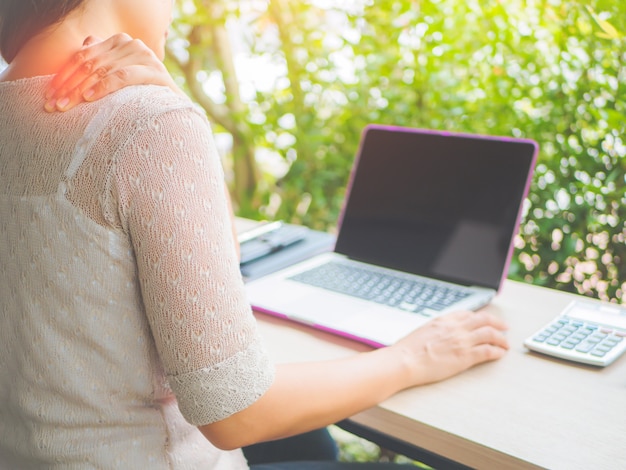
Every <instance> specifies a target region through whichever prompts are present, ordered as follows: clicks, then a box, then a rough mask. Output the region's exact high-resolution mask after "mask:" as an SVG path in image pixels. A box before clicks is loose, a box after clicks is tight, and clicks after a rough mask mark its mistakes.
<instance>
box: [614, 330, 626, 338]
mask: <svg viewBox="0 0 626 470" xmlns="http://www.w3.org/2000/svg"><path fill="white" fill-rule="evenodd" d="M615 335H616V336H620V337H622V338H626V331H616V332H615Z"/></svg>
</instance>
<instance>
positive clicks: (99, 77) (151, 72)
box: [45, 34, 176, 111]
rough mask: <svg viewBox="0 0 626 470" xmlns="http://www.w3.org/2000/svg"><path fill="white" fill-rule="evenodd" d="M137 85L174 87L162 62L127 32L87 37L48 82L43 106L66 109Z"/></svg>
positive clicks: (50, 109) (50, 108)
mask: <svg viewBox="0 0 626 470" xmlns="http://www.w3.org/2000/svg"><path fill="white" fill-rule="evenodd" d="M139 84H155V85H166V86H170V87H172V88H175V85H174V83H173V81H172V79H171V77H170V76H169V74H168V72H167V70H166V69H165V66H164V65H163V63H162V62H161V61H160V60H159V59H158V58H157V57H156V55H155V54H154V53H153V52H152V51H151V50H150V49H149V48H148V47H147V46H146V45H145V44H144V43H143V42H141V41H140V40H136V39H132V38H131V37H130V36H128V35H127V34H116V35H114V36H111V37H110V38H108V39H106V40H104V41H101V40H100V39H98V38H94V37H89V38H87V39H86V40H85V45H84V47H83V48H82V49H81V50H80V51H78V52H77V53H76V54H74V56H73V57H72V58H71V59H70V60H69V61H68V63H67V64H66V65H65V66H64V67H63V69H62V70H60V71H59V73H58V74H57V75H56V76H55V77H54V79H53V80H52V81H51V84H50V87H49V89H48V91H47V93H46V105H45V108H46V110H48V111H55V110H59V111H67V110H68V109H71V108H72V107H74V106H75V105H76V104H78V103H80V102H82V101H95V100H97V99H99V98H102V97H103V96H106V95H107V94H109V93H112V92H114V91H117V90H119V89H121V88H124V87H125V86H128V85H139ZM175 91H176V90H175Z"/></svg>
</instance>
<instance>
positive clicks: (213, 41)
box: [167, 0, 626, 302]
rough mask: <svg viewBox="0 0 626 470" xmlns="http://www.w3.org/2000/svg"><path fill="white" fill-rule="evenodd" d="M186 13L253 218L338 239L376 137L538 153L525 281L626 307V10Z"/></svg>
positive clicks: (517, 2)
mask: <svg viewBox="0 0 626 470" xmlns="http://www.w3.org/2000/svg"><path fill="white" fill-rule="evenodd" d="M178 8H179V10H178V12H177V17H176V20H175V31H174V34H173V37H172V39H171V41H170V45H169V53H168V59H167V63H168V66H169V68H170V70H171V71H172V73H173V74H174V75H176V76H177V78H178V79H179V83H180V84H181V85H183V86H184V87H186V89H187V91H189V93H190V95H191V96H192V97H193V98H194V99H195V100H196V101H197V102H198V103H199V104H200V105H201V106H202V107H204V109H205V110H206V111H207V113H208V115H209V117H210V119H211V120H212V121H213V123H214V126H215V127H214V129H215V132H216V134H217V135H218V137H220V136H221V137H224V136H226V137H227V138H226V139H225V141H226V142H227V143H228V145H226V146H225V158H226V165H227V167H228V168H229V169H231V170H232V173H231V177H232V180H231V189H232V193H233V198H234V200H235V203H236V207H237V212H238V214H239V215H242V216H247V217H252V218H256V219H275V218H281V219H285V220H287V221H291V222H296V223H303V224H305V225H308V226H311V227H314V228H317V229H323V230H334V228H335V224H336V220H337V217H338V214H339V211H340V208H341V204H342V201H343V198H344V195H345V187H346V183H347V178H348V174H349V170H350V168H351V165H352V161H353V157H354V155H355V152H356V148H357V144H358V141H359V136H360V133H361V131H362V129H363V127H364V126H365V125H366V124H368V123H372V122H376V123H385V124H394V125H403V126H413V127H423V128H433V129H445V130H454V131H462V132H474V133H484V134H494V135H512V136H518V137H529V138H532V139H535V140H536V141H538V142H539V144H540V156H539V162H538V167H537V170H536V174H535V178H534V181H533V184H532V187H531V192H530V195H529V198H528V201H527V211H526V214H525V218H524V221H523V224H522V227H521V230H520V235H519V236H518V237H517V240H516V251H515V255H514V259H513V263H512V266H511V271H510V276H509V277H510V278H513V279H518V280H523V281H526V282H532V283H535V284H539V285H543V286H548V287H552V288H558V289H563V290H567V291H572V292H579V293H584V294H586V295H589V296H593V297H597V298H601V299H605V300H613V301H618V302H623V301H624V300H625V299H626V263H625V262H624V261H626V243H625V242H626V226H625V222H624V221H625V215H626V214H625V212H626V210H625V204H626V194H625V185H626V181H625V174H626V142H625V140H624V139H625V135H626V133H625V129H626V95H625V93H624V91H625V88H626V83H625V81H626V66H625V60H626V35H625V33H624V32H626V24H625V23H626V2H621V1H615V0H612V1H608V0H590V1H586V2H583V1H580V0H534V1H533V0H508V1H491V2H484V1H479V0H464V1H460V0H376V1H374V0H344V1H342V2H334V3H333V2H330V1H325V0H317V1H313V0H308V1H307V0H270V1H261V0H237V1H235V0H210V1H208V0H186V1H183V2H179V3H178ZM241 59H246V60H247V61H248V64H252V66H248V67H243V66H242V63H244V62H242V61H241ZM267 76H272V77H273V79H272V80H271V84H270V86H267V85H265V86H261V85H259V83H261V81H262V77H267ZM265 80H266V79H265ZM266 81H267V80H266ZM268 161H269V162H272V164H271V165H269V164H268V163H267V162H268Z"/></svg>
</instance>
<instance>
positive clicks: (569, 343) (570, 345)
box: [561, 341, 577, 349]
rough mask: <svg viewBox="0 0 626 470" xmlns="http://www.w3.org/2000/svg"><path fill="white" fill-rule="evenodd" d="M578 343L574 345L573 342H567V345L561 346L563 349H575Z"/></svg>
mask: <svg viewBox="0 0 626 470" xmlns="http://www.w3.org/2000/svg"><path fill="white" fill-rule="evenodd" d="M576 344H577V343H572V342H571V341H566V342H565V343H563V344H561V347H562V348H563V349H574V347H575V346H576Z"/></svg>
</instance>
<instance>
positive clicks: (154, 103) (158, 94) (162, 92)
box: [110, 85, 198, 118]
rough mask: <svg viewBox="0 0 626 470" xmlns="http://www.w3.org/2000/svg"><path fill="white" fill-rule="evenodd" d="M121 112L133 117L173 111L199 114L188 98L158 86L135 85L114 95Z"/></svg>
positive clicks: (112, 96) (113, 98)
mask: <svg viewBox="0 0 626 470" xmlns="http://www.w3.org/2000/svg"><path fill="white" fill-rule="evenodd" d="M110 97H111V100H112V101H114V102H117V104H118V105H119V110H120V111H123V112H125V113H127V114H128V115H130V116H132V118H137V117H142V116H156V115H159V114H164V113H169V112H172V111H186V112H192V113H198V107H197V106H196V105H195V104H194V103H193V102H192V101H191V100H190V99H189V98H188V97H186V96H183V95H180V94H178V93H175V92H174V91H172V90H171V89H170V88H168V87H165V86H158V85H133V86H128V87H126V88H122V89H121V90H119V91H117V92H115V93H112V94H111V95H110Z"/></svg>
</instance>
